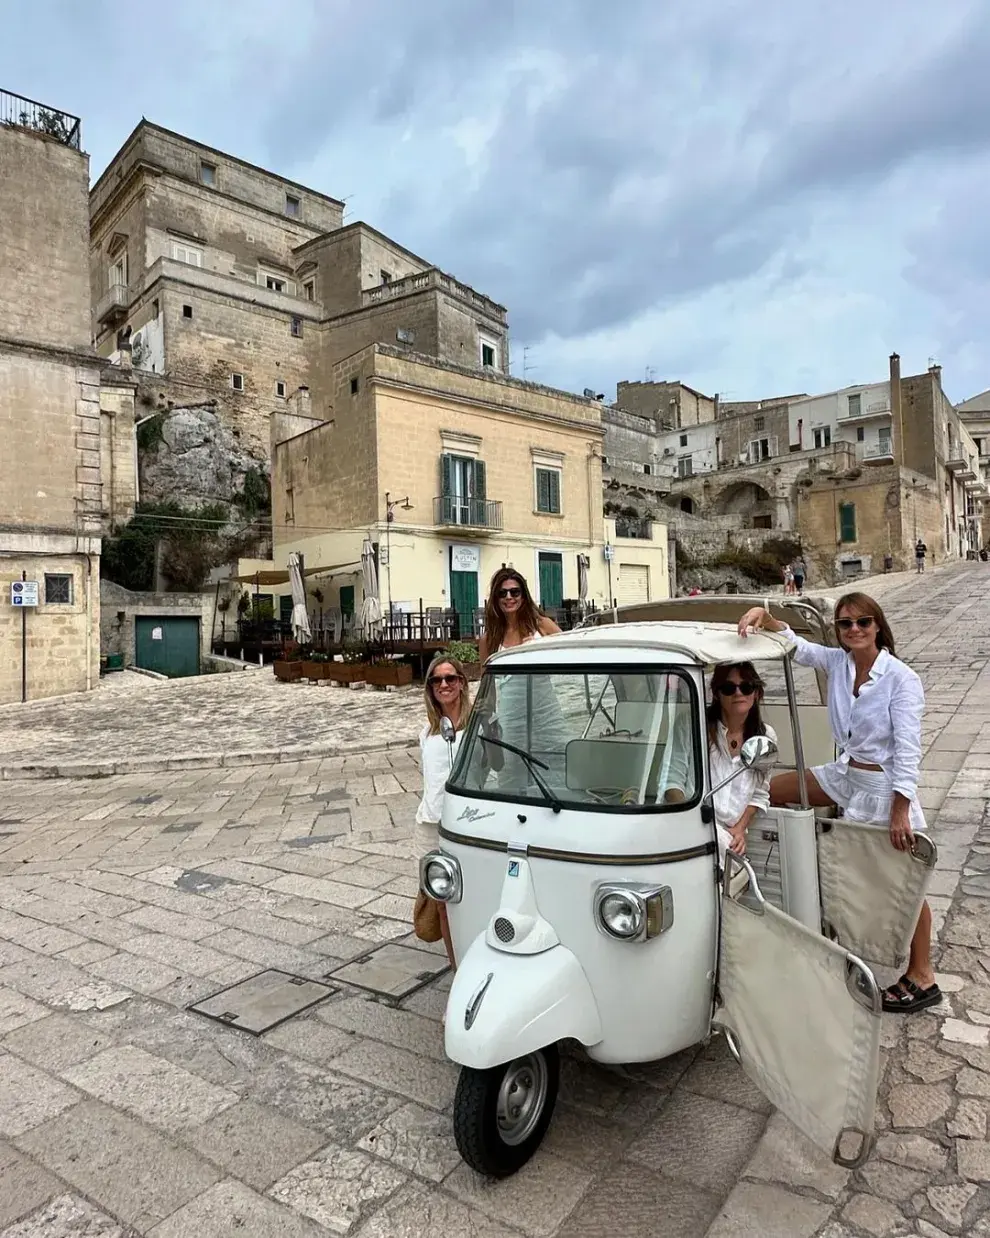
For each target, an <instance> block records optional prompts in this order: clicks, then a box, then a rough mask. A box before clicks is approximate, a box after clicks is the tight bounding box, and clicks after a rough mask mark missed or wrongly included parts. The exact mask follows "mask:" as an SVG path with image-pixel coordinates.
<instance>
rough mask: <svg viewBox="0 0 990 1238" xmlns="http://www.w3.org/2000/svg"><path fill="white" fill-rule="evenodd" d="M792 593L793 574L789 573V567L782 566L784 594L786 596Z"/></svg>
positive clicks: (788, 565)
mask: <svg viewBox="0 0 990 1238" xmlns="http://www.w3.org/2000/svg"><path fill="white" fill-rule="evenodd" d="M793 592H794V573H793V572H792V571H791V565H790V564H789V563H788V564H785V566H784V594H785V596H788V595H790V594H792V593H793Z"/></svg>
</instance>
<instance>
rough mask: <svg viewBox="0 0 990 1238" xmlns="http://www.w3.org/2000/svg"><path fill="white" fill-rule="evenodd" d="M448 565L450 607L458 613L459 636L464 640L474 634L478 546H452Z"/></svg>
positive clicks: (478, 560)
mask: <svg viewBox="0 0 990 1238" xmlns="http://www.w3.org/2000/svg"><path fill="white" fill-rule="evenodd" d="M447 566H448V571H449V575H450V609H451V610H452V611H454V613H455V614H456V615H457V630H458V637H459V638H460V639H461V640H464V639H465V638H466V637H470V636H473V635H474V612H475V611H476V610H477V609H478V569H479V567H480V566H481V554H480V552H479V550H478V548H477V547H476V546H451V547H450V549H449V550H448V552H447Z"/></svg>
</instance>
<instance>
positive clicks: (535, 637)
mask: <svg viewBox="0 0 990 1238" xmlns="http://www.w3.org/2000/svg"><path fill="white" fill-rule="evenodd" d="M531 640H543V633H542V632H541V631H540V629H539V628H537V629H536V631H535V632H530V634H529V635H528V636H524V637H523V638H522V640H521V641H520V642H519V645H528V644H529V642H530V641H531ZM519 645H508V646H506V645H499V647H498V648H497V649H496V650H495V652H496V653H501V652H502V650H503V649H506V648H508V649H518V648H519Z"/></svg>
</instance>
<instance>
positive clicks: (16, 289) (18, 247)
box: [0, 92, 103, 703]
mask: <svg viewBox="0 0 990 1238" xmlns="http://www.w3.org/2000/svg"><path fill="white" fill-rule="evenodd" d="M0 116H2V117H3V118H4V119H3V123H2V124H0V169H2V175H0V270H2V271H3V278H2V279H0V703H3V702H8V701H18V700H20V699H21V697H22V685H23V690H24V694H25V695H26V697H27V699H29V700H33V699H36V698H38V697H45V696H53V695H57V694H60V693H67V692H76V691H81V690H84V689H87V688H92V687H93V686H94V685H95V684H96V682H97V681H98V677H99V670H100V587H99V565H100V534H101V527H102V513H103V491H102V484H101V483H102V473H101V462H100V461H101V451H100V443H101V413H100V363H99V360H98V358H97V357H96V355H95V353H94V351H93V347H92V341H91V337H90V295H89V278H88V271H87V263H86V255H87V247H88V233H89V212H88V190H89V160H88V157H87V156H86V155H85V154H83V153H82V152H81V149H80V123H79V121H78V119H77V118H76V117H74V116H69V115H68V114H66V113H63V112H59V111H57V110H56V109H53V108H49V107H47V106H44V105H42V104H37V103H33V102H31V101H30V100H26V99H21V98H19V97H17V96H14V95H10V94H8V93H6V92H0ZM22 579H24V580H27V581H29V582H37V584H38V587H39V588H38V593H39V597H38V602H39V604H38V605H37V607H30V608H28V609H27V610H26V611H24V610H22V609H21V608H20V607H15V606H14V605H13V604H12V598H13V593H12V586H14V585H16V584H17V582H19V581H21V580H22ZM22 625H23V626H22ZM22 634H23V636H24V638H25V646H24V648H23V650H22ZM22 655H23V660H22Z"/></svg>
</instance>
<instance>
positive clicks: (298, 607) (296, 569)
mask: <svg viewBox="0 0 990 1238" xmlns="http://www.w3.org/2000/svg"><path fill="white" fill-rule="evenodd" d="M288 568H289V584H290V586H291V587H292V635H293V636H294V637H295V638H296V640H297V641H298V642H299V643H300V645H308V644H309V643H310V641H311V640H312V639H313V632H312V629H311V628H310V626H309V615H308V614H307V613H306V586H305V585H304V584H303V576H302V564H301V563H300V562H299V556H298V554H296V552H295V551H293V552H292V553H291V554H290V555H289V561H288Z"/></svg>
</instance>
